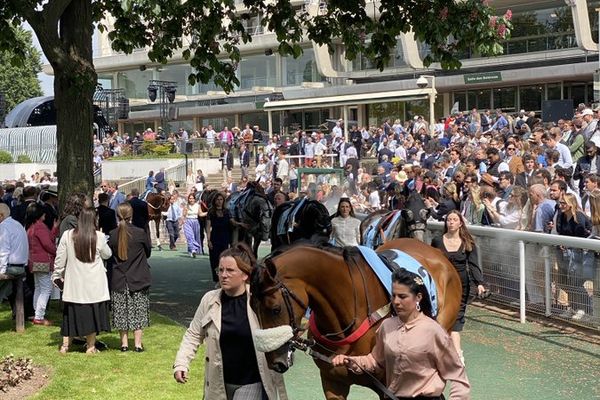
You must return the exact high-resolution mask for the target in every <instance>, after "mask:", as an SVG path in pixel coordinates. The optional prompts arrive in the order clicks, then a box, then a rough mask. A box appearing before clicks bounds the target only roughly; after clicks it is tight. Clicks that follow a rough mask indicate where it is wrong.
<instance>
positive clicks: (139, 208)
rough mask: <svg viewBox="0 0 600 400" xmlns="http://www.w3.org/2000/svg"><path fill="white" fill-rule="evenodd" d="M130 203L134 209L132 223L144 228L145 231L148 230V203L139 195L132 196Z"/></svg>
mask: <svg viewBox="0 0 600 400" xmlns="http://www.w3.org/2000/svg"><path fill="white" fill-rule="evenodd" d="M129 204H130V205H131V208H132V209H133V217H132V218H131V223H132V224H133V225H135V226H137V227H138V228H142V229H144V230H145V231H147V230H148V220H149V219H150V216H149V213H148V203H146V202H145V201H144V200H142V199H140V198H138V197H132V198H131V200H129Z"/></svg>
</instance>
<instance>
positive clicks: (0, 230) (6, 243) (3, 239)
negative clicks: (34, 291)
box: [0, 203, 29, 300]
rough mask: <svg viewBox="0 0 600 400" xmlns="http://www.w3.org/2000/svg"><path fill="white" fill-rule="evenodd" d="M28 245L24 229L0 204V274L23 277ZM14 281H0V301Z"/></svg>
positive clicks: (9, 291) (7, 209)
mask: <svg viewBox="0 0 600 400" xmlns="http://www.w3.org/2000/svg"><path fill="white" fill-rule="evenodd" d="M28 260H29V243H28V241H27V233H26V232H25V228H23V225H21V224H20V223H19V222H17V221H16V220H14V219H12V218H11V217H10V209H9V208H8V206H7V205H6V204H4V203H0V274H9V275H16V276H20V275H23V276H25V268H27V262H28ZM13 283H14V281H10V280H4V281H0V300H2V299H3V298H4V297H5V296H6V295H9V294H10V293H11V291H12V289H11V287H12V285H13Z"/></svg>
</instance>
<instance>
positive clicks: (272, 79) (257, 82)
mask: <svg viewBox="0 0 600 400" xmlns="http://www.w3.org/2000/svg"><path fill="white" fill-rule="evenodd" d="M276 60H277V57H276V56H265V55H264V54H261V55H256V56H247V57H244V58H243V59H242V61H241V62H240V65H239V69H238V71H239V79H240V87H241V88H242V89H252V88H253V87H255V86H277V82H278V79H277V73H276V70H275V66H276Z"/></svg>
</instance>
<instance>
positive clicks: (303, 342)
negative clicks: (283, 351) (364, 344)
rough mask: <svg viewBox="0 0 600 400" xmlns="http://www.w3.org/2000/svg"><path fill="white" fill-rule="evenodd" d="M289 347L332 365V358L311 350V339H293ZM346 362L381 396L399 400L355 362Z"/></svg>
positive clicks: (312, 343) (313, 344)
mask: <svg viewBox="0 0 600 400" xmlns="http://www.w3.org/2000/svg"><path fill="white" fill-rule="evenodd" d="M290 345H291V347H292V348H293V349H294V350H300V351H302V352H303V353H305V354H308V355H309V356H311V357H312V358H315V359H317V360H321V361H323V362H326V363H327V364H333V363H332V361H331V360H332V358H333V356H330V357H327V356H326V355H325V354H323V353H319V352H318V351H315V350H313V347H314V346H315V345H316V342H315V341H314V340H312V339H302V338H295V339H292V340H290ZM333 354H334V355H335V354H336V353H335V352H333ZM348 360H350V362H352V363H353V364H354V365H356V366H357V367H358V369H360V370H361V372H362V373H363V374H365V375H367V376H368V377H369V378H371V380H372V381H373V384H374V385H375V387H377V389H379V390H381V391H382V392H383V394H384V395H385V396H386V397H387V398H388V399H389V400H399V399H398V397H396V395H395V394H394V393H392V391H391V390H390V389H388V388H387V387H386V386H385V385H384V384H383V383H381V381H380V380H379V379H378V378H377V377H376V376H375V375H373V374H372V373H370V372H369V371H367V370H366V369H364V368H363V367H361V366H360V365H359V364H358V363H357V362H355V361H353V360H352V359H348Z"/></svg>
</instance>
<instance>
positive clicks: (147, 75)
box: [117, 69, 154, 99]
mask: <svg viewBox="0 0 600 400" xmlns="http://www.w3.org/2000/svg"><path fill="white" fill-rule="evenodd" d="M150 79H154V78H153V76H152V70H149V69H148V70H146V71H140V70H139V69H135V70H131V71H123V72H118V73H117V87H118V88H119V89H125V97H127V98H128V99H147V98H148V82H149V81H150Z"/></svg>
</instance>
